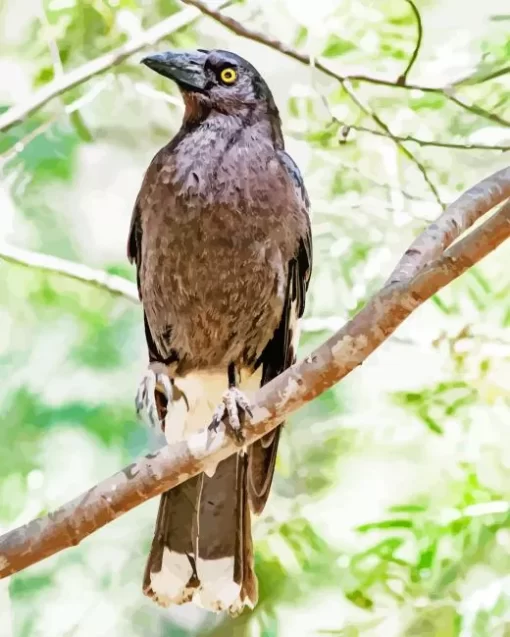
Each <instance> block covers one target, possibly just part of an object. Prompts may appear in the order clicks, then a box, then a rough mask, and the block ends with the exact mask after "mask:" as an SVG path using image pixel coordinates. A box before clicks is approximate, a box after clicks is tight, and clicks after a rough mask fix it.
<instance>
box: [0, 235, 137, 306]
mask: <svg viewBox="0 0 510 637" xmlns="http://www.w3.org/2000/svg"><path fill="white" fill-rule="evenodd" d="M1 259H3V260H4V261H10V262H11V263H16V264H18V265H24V266H28V267H30V268H34V269H36V270H42V271H44V272H52V273H55V274H62V275H64V276H66V277H68V278H70V279H74V280H76V281H82V282H84V283H88V284H90V285H92V286H94V287H97V288H100V289H102V290H106V291H107V292H109V293H110V294H114V295H117V296H122V297H124V298H125V299H127V300H128V301H132V302H135V303H138V302H139V299H138V290H137V289H136V285H135V284H134V283H132V282H131V281H128V279H125V278H124V277H122V276H117V275H116V274H109V273H108V272H104V271H103V270H96V269H94V268H89V267H88V266H86V265H82V264H81V263H74V262H73V261H67V260H66V259H60V258H59V257H53V256H50V255H48V254H42V253H39V252H32V251H31V250H23V249H22V248H15V247H14V246H9V245H7V244H5V243H3V244H2V243H0V260H1Z"/></svg>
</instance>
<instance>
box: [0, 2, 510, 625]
mask: <svg viewBox="0 0 510 637" xmlns="http://www.w3.org/2000/svg"><path fill="white" fill-rule="evenodd" d="M415 3H416V4H415V9H414V10H413V7H412V6H411V5H410V4H409V2H407V1H405V0H314V2H305V1H303V2H299V1H298V0H271V2H267V1H266V2H264V1H263V0H247V1H245V2H242V3H235V4H230V5H229V6H227V7H224V8H223V9H222V11H223V12H224V13H225V14H227V15H230V16H233V17H235V18H236V19H237V20H239V21H240V22H241V23H242V24H243V25H244V26H245V27H247V28H250V29H255V30H259V31H262V32H263V33H265V34H268V35H271V36H272V37H274V38H276V39H279V40H281V41H282V42H284V43H286V44H287V45H290V46H291V47H294V48H295V49H297V50H299V51H301V52H304V53H307V54H309V55H310V56H312V59H313V58H315V57H320V58H321V60H323V61H324V62H325V63H327V64H328V65H329V66H330V68H332V69H334V70H335V71H336V72H337V73H339V74H341V75H343V76H345V75H349V74H351V75H352V74H355V75H362V76H364V78H361V79H358V80H356V81H352V82H348V83H344V84H343V85H342V84H341V83H339V81H338V80H337V79H334V78H332V77H328V76H326V75H324V74H323V73H320V72H319V71H317V70H316V69H314V68H313V66H312V67H311V66H306V65H304V64H300V63H299V62H296V61H294V60H292V59H289V58H288V57H285V56H284V55H283V54H282V53H279V52H277V51H275V50H272V49H270V48H267V47H265V46H263V45H261V44H257V43H256V42H254V41H252V40H250V39H245V38H241V37H239V36H237V35H235V34H234V33H232V32H231V31H228V30H227V29H225V28H224V27H222V26H221V25H219V24H218V23H217V22H215V21H214V20H212V19H211V18H209V17H205V16H201V15H200V13H199V12H198V11H197V10H196V9H193V8H191V7H187V6H185V5H183V4H181V3H179V2H178V1H177V0H89V1H85V0H2V2H0V78H1V81H0V108H1V112H2V113H5V112H7V111H8V109H9V107H12V106H16V108H19V109H20V110H19V111H17V112H18V116H21V119H22V121H21V122H17V123H16V122H15V119H16V118H14V121H12V119H11V121H7V120H6V119H5V117H6V116H4V119H2V115H0V171H1V183H0V281H1V282H0V365H1V369H0V378H1V383H0V423H1V426H0V526H1V527H2V528H3V529H4V530H5V529H8V528H11V527H14V526H16V525H18V524H21V523H23V522H26V521H28V520H30V519H31V518H33V517H35V516H37V515H39V514H42V513H45V512H47V511H49V510H52V509H53V508H55V507H57V506H58V505H60V504H62V503H64V502H65V501H67V500H69V499H70V498H72V497H74V496H76V495H77V494H79V493H80V492H81V491H83V490H85V489H87V488H89V487H90V486H92V485H93V484H95V483H96V482H98V481H100V480H102V479H103V478H105V477H107V476H108V475H110V474H111V473H114V472H115V471H117V470H118V469H120V468H121V467H122V466H123V465H125V464H126V463H128V462H129V461H130V460H131V459H133V458H135V457H137V456H139V455H141V454H144V453H147V452H148V451H149V450H150V449H153V448H154V447H155V446H157V445H158V444H159V443H160V441H158V440H156V439H155V438H154V437H153V435H152V434H151V433H150V432H149V431H147V430H146V429H145V428H144V427H143V426H142V425H141V424H140V423H138V422H137V421H136V417H135V413H134V404H133V398H134V393H135V391H136V388H137V386H138V382H139V380H140V376H141V374H142V373H143V370H144V369H145V366H146V348H145V342H144V334H143V327H142V315H141V311H140V308H139V306H138V305H136V304H135V303H133V302H132V301H130V300H129V299H126V298H124V297H122V296H118V295H117V296H116V295H113V294H111V293H110V292H108V291H107V290H104V289H100V288H98V287H97V286H94V285H91V284H88V283H84V282H79V281H76V280H73V279H71V278H69V277H68V276H65V275H62V274H51V273H48V272H47V271H44V268H43V266H44V265H45V264H46V265H48V264H49V265H51V263H50V262H49V261H48V259H47V256H56V257H60V258H61V259H65V260H69V261H71V262H73V263H79V264H84V265H86V266H88V267H89V268H94V269H97V270H98V271H107V272H109V273H112V274H116V275H119V276H122V277H125V278H127V279H129V280H130V281H134V270H133V268H132V267H130V266H129V264H128V263H127V259H126V255H125V248H126V239H127V233H128V226H129V220H130V215H131V209H132V205H133V202H134V199H135V196H136V194H137V191H138V188H139V186H140V183H141V179H142V175H143V172H144V170H145V168H146V167H147V165H148V163H149V161H150V160H151V158H152V157H153V155H154V154H155V152H156V151H157V150H158V149H159V148H160V147H161V146H162V145H164V144H165V143H166V142H167V141H168V139H169V138H170V137H171V136H172V135H173V134H174V133H175V132H176V130H177V129H178V127H179V125H180V120H181V115H182V104H181V99H180V97H179V95H178V93H177V91H176V89H175V87H174V86H173V85H172V84H171V83H170V82H168V81H165V80H164V79H163V78H161V77H160V76H157V75H156V74H154V73H151V72H150V71H149V70H148V69H146V68H144V67H142V66H140V64H139V60H140V59H141V57H142V56H143V53H146V52H149V51H156V50H163V49H169V48H195V47H202V48H212V47H218V48H224V49H231V50H234V51H236V52H237V53H239V54H241V55H242V56H244V57H246V58H248V59H249V60H250V61H251V62H252V63H253V64H254V65H255V66H256V67H257V68H258V69H259V71H260V72H261V73H262V74H263V75H264V77H265V78H266V79H267V81H268V83H269V85H270V87H271V89H272V90H273V92H274V95H275V98H276V101H277V103H278V105H279V107H280V112H281V115H282V118H283V126H284V132H285V135H286V140H287V148H288V150H289V152H290V153H291V154H292V155H293V157H294V158H295V160H296V162H297V163H298V164H299V166H300V167H301V169H302V172H303V174H304V177H305V181H306V184H307V187H308V190H309V193H310V196H311V199H312V202H313V226H314V251H315V256H314V272H313V277H312V283H311V290H310V294H309V299H308V304H307V312H306V318H305V321H304V326H303V335H302V340H301V354H302V355H304V354H306V353H307V352H309V351H311V349H312V348H313V347H315V346H316V345H318V344H319V343H321V342H322V341H323V340H324V339H325V338H326V337H327V336H328V335H329V334H330V333H331V330H333V329H336V328H337V327H339V326H341V325H342V323H343V322H344V321H345V320H346V319H347V318H348V317H350V316H352V315H353V313H355V312H356V311H357V310H358V309H359V308H360V307H361V306H362V305H363V304H364V303H365V301H366V300H367V298H368V297H369V296H370V295H371V294H372V293H373V292H374V291H376V290H377V289H378V288H379V287H380V286H381V285H382V284H383V283H384V281H385V279H386V277H387V276H388V275H389V273H390V271H391V270H392V268H393V267H394V265H395V264H396V262H397V260H398V258H399V257H400V255H401V254H402V252H403V251H404V250H405V248H406V247H407V246H408V244H409V243H410V242H411V240H412V239H413V237H414V236H415V235H416V234H417V233H418V232H419V231H420V229H422V228H423V227H424V225H426V224H427V223H428V222H430V221H431V220H432V219H434V218H435V217H436V216H437V215H438V214H439V213H440V212H441V205H442V204H444V203H449V202H451V201H453V200H454V199H455V198H456V197H457V196H458V195H459V194H460V193H462V192H463V191H464V190H465V189H466V188H468V187H469V186H471V185H473V184H474V183H476V182H477V181H479V180H480V179H482V178H483V177H485V176H487V175H489V174H490V173H491V172H493V171H495V170H497V169H499V168H502V167H504V166H505V165H508V162H509V153H508V152H506V153H505V152H504V150H505V148H510V102H509V100H508V95H509V92H510V80H509V78H510V67H509V66H508V64H509V59H510V13H509V6H508V0H485V1H484V2H480V3H478V2H476V3H475V2H472V3H466V2H464V1H463V0H415ZM208 4H209V6H211V7H213V8H219V7H220V3H218V2H209V3H208ZM417 14H418V15H419V17H420V23H421V26H422V31H423V33H422V35H423V37H422V42H421V46H420V48H419V52H418V56H417V59H416V61H415V63H414V65H413V66H412V69H411V70H410V72H409V75H408V77H407V83H408V84H410V85H412V88H409V87H407V86H405V87H401V86H398V85H397V78H399V76H401V75H402V74H403V73H404V71H405V69H406V67H407V65H408V62H409V60H410V59H411V56H412V54H413V51H414V50H415V48H416V43H417V33H418V29H417V27H418V23H417V17H418V16H417ZM163 21H164V22H163ZM158 25H159V26H158ZM133 42H134V43H135V45H136V46H134V48H131V49H129V50H130V51H135V49H137V50H136V51H135V52H134V54H133V55H130V56H128V57H127V58H126V59H123V60H122V61H120V63H119V64H116V65H114V66H112V65H111V62H113V61H114V59H115V61H117V60H119V58H120V57H122V56H121V55H120V54H121V53H122V51H123V49H122V48H119V47H122V46H123V45H124V44H125V43H133ZM144 42H145V44H146V46H145V47H143V48H142V46H141V45H142V44H143V43H144ZM136 43H138V44H136ZM130 46H131V45H130ZM112 51H113V52H115V54H114V55H113V57H112V59H111V60H106V62H105V61H104V60H103V61H102V62H101V60H100V62H101V63H100V64H99V65H98V67H97V68H96V69H95V70H96V71H97V70H101V71H103V72H102V73H100V74H94V73H93V71H94V68H92V67H90V65H89V63H90V62H93V61H94V60H98V59H100V58H101V56H103V55H105V54H106V53H108V52H112ZM88 65H89V66H88ZM99 67H100V68H99ZM367 76H368V77H367ZM370 78H385V79H386V80H388V83H387V84H379V83H377V82H373V81H369V80H370ZM367 80H368V81H367ZM401 83H403V82H402V81H401ZM48 86H49V87H57V89H58V90H55V91H54V90H53V89H51V91H50V93H51V96H52V97H53V98H52V99H51V100H49V101H47V102H46V103H43V104H42V106H41V107H38V103H40V102H41V96H42V95H43V94H42V93H41V91H44V89H45V87H48ZM430 87H436V88H437V89H438V90H426V89H427V88H430ZM423 89H425V90H423ZM50 93H48V94H47V97H48V95H50ZM12 113H13V111H11V114H12ZM10 124H13V125H10ZM388 131H391V135H390V134H389V133H388ZM392 136H393V138H392ZM395 137H398V138H399V139H396V138H395ZM424 142H427V143H424ZM13 248H16V249H23V250H24V251H22V252H16V251H14V250H13ZM41 253H42V255H43V256H41ZM2 256H3V257H5V258H2ZM509 260H510V245H504V246H502V247H501V248H500V249H499V250H497V252H496V253H493V254H492V255H491V256H489V257H488V258H487V259H486V260H484V261H483V262H482V263H481V264H480V265H478V266H477V267H475V268H473V269H472V270H470V271H469V272H468V273H467V274H465V275H464V276H463V277H462V278H461V279H460V280H458V281H457V282H455V283H454V284H453V285H451V286H450V287H448V288H447V289H446V290H444V291H442V292H441V293H440V294H438V295H437V296H436V297H434V298H433V299H432V300H430V301H429V302H428V303H426V304H425V305H424V306H422V307H421V308H420V309H419V310H418V311H417V312H415V313H414V314H413V316H412V317H411V318H410V319H409V320H407V321H406V323H405V324H404V325H403V326H402V327H401V328H400V329H399V330H398V332H397V333H396V335H395V336H394V337H393V338H391V339H390V340H389V341H388V342H386V343H385V344H384V345H383V346H382V347H381V348H380V349H379V350H378V351H377V352H376V353H375V354H374V355H373V356H371V357H370V358H369V360H367V361H366V363H365V364H364V365H363V366H362V367H360V368H358V369H357V370H356V371H355V372H354V373H352V374H351V375H350V376H348V377H347V378H346V379H345V380H344V381H343V382H342V383H341V384H340V385H339V386H337V387H336V388H334V389H333V390H331V391H328V392H326V393H325V394H323V395H322V396H321V397H320V398H319V399H318V400H316V401H314V402H313V403H312V404H309V405H308V406H307V407H306V408H304V409H302V410H301V411H300V412H298V413H297V414H296V415H295V416H294V417H293V418H292V419H291V421H290V422H289V423H288V425H287V427H286V429H285V431H284V435H283V443H282V444H281V451H280V455H279V460H278V469H277V476H276V482H275V486H274V488H273V492H272V495H271V498H270V501H269V504H268V507H267V509H266V512H265V513H264V515H263V517H262V518H261V519H260V520H259V521H257V523H256V525H255V537H256V565H257V572H258V576H259V580H260V603H259V605H258V607H257V608H256V610H255V612H253V613H251V614H244V615H242V616H241V617H240V618H238V619H236V620H234V621H232V620H229V619H226V618H224V617H222V616H219V617H216V616H213V615H209V614H207V613H204V612H201V611H200V610H198V609H196V608H195V607H193V606H186V607H182V608H178V609H173V610H162V609H159V608H158V607H156V606H155V605H154V604H153V603H152V602H150V601H149V600H147V599H146V598H145V597H143V595H142V593H141V580H142V573H143V568H144V563H145V559H146V555H147V553H148V549H149V543H150V540H151V537H152V535H151V534H152V530H153V526H154V521H155V516H156V510H157V500H151V501H150V502H147V503H145V504H144V505H143V506H140V507H139V508H137V509H136V510H134V511H132V512H131V513H128V514H127V515H125V516H123V517H121V518H120V519H118V520H116V521H115V522H114V523H112V524H110V525H108V526H107V527H106V528H103V529H101V530H100V531H99V532H97V533H95V534H94V535H92V536H91V537H89V538H87V539H86V540H85V541H84V542H83V543H82V544H81V545H80V546H78V547H77V548H73V549H72V550H68V551H66V552H63V553H60V554H59V555H56V556H54V557H53V558H50V559H47V560H45V561H43V562H41V563H39V564H36V565H35V566H33V567H31V568H29V569H27V570H26V571H24V572H22V573H19V574H18V575H16V576H13V577H12V578H11V579H10V581H9V582H7V583H5V582H0V587H1V589H0V634H1V635H2V637H103V636H106V635H108V637H138V636H147V637H185V636H191V635H201V636H202V635H214V636H218V637H220V636H221V637H223V636H229V635H235V636H237V635H239V636H244V635H246V636H248V635H249V636H254V637H255V636H260V637H262V636H264V637H273V636H274V637H276V636H278V637H291V636H302V635H303V636H314V635H338V636H343V637H357V636H367V637H401V636H402V637H412V636H434V637H436V636H437V637H453V636H459V637H504V636H507V637H508V635H510V575H509V570H510V479H509V477H508V476H509V468H510V467H509V463H510V435H509V432H510V329H509V323H510V300H509V299H510V268H509V267H508V263H509V262H510V261H509ZM16 262H17V263H16ZM27 264H28V265H27ZM30 264H31V265H30ZM62 264H64V269H66V267H68V266H67V265H66V263H65V262H59V267H60V266H62ZM2 631H3V632H2Z"/></svg>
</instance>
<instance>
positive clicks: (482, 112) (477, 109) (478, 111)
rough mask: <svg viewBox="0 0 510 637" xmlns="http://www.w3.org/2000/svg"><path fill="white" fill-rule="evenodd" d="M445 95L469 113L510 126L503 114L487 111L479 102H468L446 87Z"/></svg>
mask: <svg viewBox="0 0 510 637" xmlns="http://www.w3.org/2000/svg"><path fill="white" fill-rule="evenodd" d="M444 95H445V96H446V97H447V98H448V99H449V100H450V101H451V102H453V103H454V104H457V106H460V107H461V108H463V109H464V110H465V111H468V113H472V114H473V115H477V116H478V117H484V118H485V119H488V120H489V121H491V122H494V123H495V124H499V125H500V126H506V127H508V128H510V120H508V119H505V118H504V117H501V115H497V114H496V113H491V112H490V111H487V110H486V109H485V108H482V107H481V106H478V105H477V104H467V103H466V102H463V101H462V100H461V99H460V98H459V97H457V96H456V95H453V93H451V91H450V90H446V89H445V91H444Z"/></svg>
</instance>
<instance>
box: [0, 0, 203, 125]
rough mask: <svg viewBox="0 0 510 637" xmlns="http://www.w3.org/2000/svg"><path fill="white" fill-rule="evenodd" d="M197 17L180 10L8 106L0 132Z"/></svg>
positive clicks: (1, 118) (192, 10) (193, 12)
mask: <svg viewBox="0 0 510 637" xmlns="http://www.w3.org/2000/svg"><path fill="white" fill-rule="evenodd" d="M199 15H200V12H199V10H198V9H195V8H192V7H190V8H188V9H184V10H183V11H180V12H179V13H176V14H174V15H171V16H170V17H169V18H167V19H166V20H163V21H162V22H159V23H158V24H156V25H154V26H153V27H151V28H150V29H147V30H146V31H143V32H142V33H140V34H139V35H137V36H136V37H134V38H132V39H131V40H129V42H126V43H125V44H123V45H122V46H119V47H118V48H117V49H114V50H113V51H110V52H109V53H106V54H105V55H102V56H101V57H98V58H96V59H95V60H91V61H90V62H87V63H85V64H83V65H82V66H80V67H78V68H77V69H74V70H73V71H70V72H69V73H66V74H65V75H63V76H61V77H57V78H56V79H55V80H53V81H52V82H50V83H49V84H47V85H46V86H43V87H42V88H41V89H39V90H38V91H36V92H35V93H34V94H33V95H32V97H31V98H30V99H29V100H27V101H26V102H23V103H21V104H19V105H18V106H12V107H11V108H10V109H9V110H8V111H6V112H5V113H4V114H3V115H0V132H1V131H6V130H7V129H9V128H10V127H11V126H14V125H15V124H19V123H20V122H21V121H23V120H24V119H25V118H26V117H28V116H29V115H31V114H32V113H34V112H35V111H37V110H39V109H40V108H42V107H43V106H44V105H45V104H47V103H48V102H49V101H50V100H52V99H53V98H55V97H58V96H59V95H62V93H65V92H66V91H68V90H69V89H71V88H74V87H75V86H77V85H78V84H82V83H83V82H85V81H87V80H89V79H90V78H91V77H94V76H95V75H99V74H100V73H104V72H105V71H107V70H108V69H110V68H111V67H112V66H115V65H116V64H119V63H120V62H122V61H124V60H125V59H126V58H128V57H129V56H130V55H133V53H136V52H137V51H140V50H141V49H143V48H145V47H146V46H149V45H153V44H156V42H159V40H162V39H163V38H165V37H167V36H168V35H170V34H171V33H174V31H177V30H179V29H181V28H182V27H184V26H187V25H188V24H191V23H192V22H193V21H194V20H196V18H197V17H198V16H199Z"/></svg>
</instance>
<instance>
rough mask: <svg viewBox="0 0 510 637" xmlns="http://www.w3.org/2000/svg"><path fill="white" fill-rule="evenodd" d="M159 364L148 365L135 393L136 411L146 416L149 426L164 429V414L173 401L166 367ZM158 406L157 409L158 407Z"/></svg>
mask: <svg viewBox="0 0 510 637" xmlns="http://www.w3.org/2000/svg"><path fill="white" fill-rule="evenodd" d="M160 367H162V366H160V365H153V364H151V365H149V369H148V370H147V371H146V373H145V375H144V377H143V378H142V382H141V383H140V385H139V387H138V391H137V393H136V398H135V405H136V413H137V414H138V416H140V415H141V414H142V413H143V414H145V415H146V416H147V419H148V421H149V424H150V425H151V427H158V426H159V427H161V429H162V431H163V432H164V431H165V414H166V412H167V411H168V406H169V405H170V404H171V403H172V402H173V388H172V381H171V380H170V378H169V376H168V374H167V373H166V369H160ZM158 408H159V409H158Z"/></svg>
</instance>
